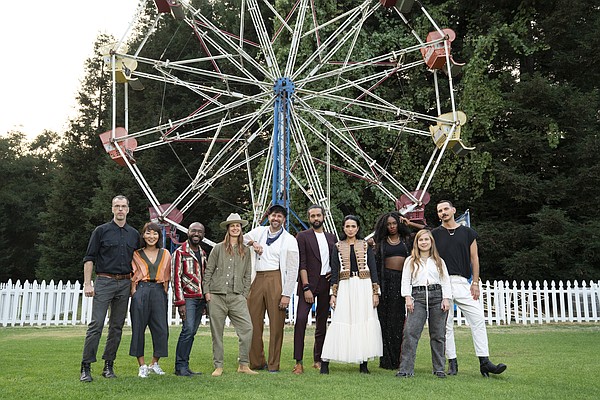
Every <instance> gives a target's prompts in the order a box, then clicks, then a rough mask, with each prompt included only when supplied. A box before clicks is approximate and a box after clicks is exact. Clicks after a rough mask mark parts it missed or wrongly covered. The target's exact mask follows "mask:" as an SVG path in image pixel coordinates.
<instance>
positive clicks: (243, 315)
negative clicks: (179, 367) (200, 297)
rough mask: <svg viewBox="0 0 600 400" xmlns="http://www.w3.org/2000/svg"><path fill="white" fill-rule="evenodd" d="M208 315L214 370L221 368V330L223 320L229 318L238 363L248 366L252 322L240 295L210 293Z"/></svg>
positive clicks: (222, 356)
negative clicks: (234, 337) (237, 349)
mask: <svg viewBox="0 0 600 400" xmlns="http://www.w3.org/2000/svg"><path fill="white" fill-rule="evenodd" d="M208 312H209V315H210V333H211V336H212V345H213V363H214V366H215V368H223V358H224V353H223V330H224V329H225V318H227V317H229V319H230V320H231V323H232V324H233V327H234V328H235V333H236V334H237V336H238V343H239V362H240V364H242V365H248V363H249V361H250V360H249V352H250V343H252V320H251V319H250V313H249V312H248V303H247V302H246V298H245V297H244V296H242V295H241V294H234V293H229V294H214V293H211V298H210V303H209V305H208Z"/></svg>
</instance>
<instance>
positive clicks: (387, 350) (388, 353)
mask: <svg viewBox="0 0 600 400" xmlns="http://www.w3.org/2000/svg"><path fill="white" fill-rule="evenodd" d="M382 282H384V283H383V284H382V286H381V299H380V301H379V306H378V307H377V315H378V316H379V323H380V324H381V334H382V338H383V356H382V357H380V358H379V367H380V368H384V369H398V366H399V365H400V349H401V348H402V331H403V329H404V320H405V318H406V301H405V300H404V297H402V295H401V294H400V287H401V286H402V271H395V270H391V269H387V268H384V270H383V279H382Z"/></svg>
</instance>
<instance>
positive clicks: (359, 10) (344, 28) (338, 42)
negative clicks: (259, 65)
mask: <svg viewBox="0 0 600 400" xmlns="http://www.w3.org/2000/svg"><path fill="white" fill-rule="evenodd" d="M367 3H368V2H365V3H363V4H362V5H360V6H357V7H356V8H355V9H354V12H353V13H352V14H351V15H350V16H349V18H348V19H347V20H346V21H344V22H342V24H341V25H340V26H339V27H338V28H337V29H336V30H335V31H334V32H333V33H332V34H331V35H329V37H328V38H327V39H326V40H325V41H324V42H323V43H322V44H321V46H319V47H318V48H317V49H316V50H315V51H314V52H313V53H312V55H310V56H309V57H308V58H307V59H306V61H305V62H304V63H303V64H302V65H301V66H300V67H299V68H298V69H297V70H296V71H295V72H294V75H293V76H292V79H297V78H298V77H299V76H300V75H301V74H302V73H303V72H304V71H305V70H306V69H307V68H309V67H310V66H311V65H313V64H316V65H315V66H314V67H313V69H312V70H311V71H310V72H308V73H307V74H306V76H307V77H310V76H312V75H315V74H316V73H317V72H318V71H320V70H321V69H322V68H324V66H326V65H328V64H327V63H328V62H329V61H330V60H331V59H332V58H333V57H334V56H335V55H336V54H338V51H339V50H340V49H341V48H343V46H344V45H346V44H347V43H348V41H349V40H350V39H351V37H353V34H354V33H356V31H358V30H360V28H361V27H362V25H363V23H364V21H365V20H366V19H367V18H368V17H369V16H370V15H371V14H372V13H373V11H374V10H375V9H376V7H373V8H372V9H371V10H365V9H366V8H368V4H367ZM363 11H364V12H363ZM352 23H354V25H352ZM331 45H333V46H332V47H330V46H331ZM325 51H326V54H325V55H322V53H323V52H325ZM350 51H352V49H351V50H350ZM317 58H319V60H320V61H319V62H318V63H316V62H315V61H316V60H317Z"/></svg>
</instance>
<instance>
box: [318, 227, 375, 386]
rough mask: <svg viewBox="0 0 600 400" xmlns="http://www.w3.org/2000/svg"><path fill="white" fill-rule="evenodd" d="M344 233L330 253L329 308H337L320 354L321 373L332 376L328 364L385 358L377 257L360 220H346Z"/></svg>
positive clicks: (364, 363) (362, 366)
mask: <svg viewBox="0 0 600 400" xmlns="http://www.w3.org/2000/svg"><path fill="white" fill-rule="evenodd" d="M343 225H344V228H343V229H344V233H343V235H342V236H341V240H340V241H339V242H337V243H336V246H335V248H334V249H333V252H332V254H331V258H330V259H331V287H332V291H333V295H332V296H331V300H330V302H329V303H330V305H331V307H332V308H333V309H334V312H333V316H332V318H331V325H330V326H329V328H328V329H327V334H326V335H325V343H324V344H323V352H322V354H321V359H322V360H323V362H322V363H321V373H322V374H328V373H329V361H338V362H344V363H355V364H360V369H359V370H360V372H361V373H365V374H368V373H369V370H368V369H367V361H369V360H373V359H375V358H378V357H380V356H381V355H383V342H382V339H381V325H380V324H379V319H378V318H377V305H378V304H379V281H378V279H377V268H376V266H375V255H374V254H373V251H372V250H371V248H370V247H369V246H368V245H367V243H366V242H365V241H364V240H362V239H360V236H359V231H360V222H359V220H358V217H356V216H354V215H347V216H346V217H344V222H343Z"/></svg>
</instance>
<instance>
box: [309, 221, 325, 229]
mask: <svg viewBox="0 0 600 400" xmlns="http://www.w3.org/2000/svg"><path fill="white" fill-rule="evenodd" d="M310 226H312V227H313V228H315V229H319V228H320V227H321V226H323V221H313V222H311V223H310Z"/></svg>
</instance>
